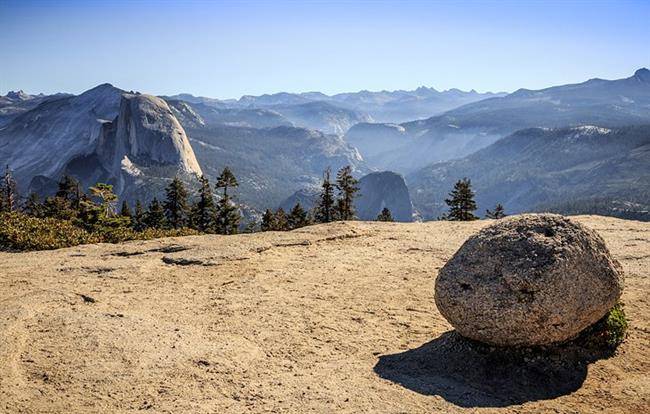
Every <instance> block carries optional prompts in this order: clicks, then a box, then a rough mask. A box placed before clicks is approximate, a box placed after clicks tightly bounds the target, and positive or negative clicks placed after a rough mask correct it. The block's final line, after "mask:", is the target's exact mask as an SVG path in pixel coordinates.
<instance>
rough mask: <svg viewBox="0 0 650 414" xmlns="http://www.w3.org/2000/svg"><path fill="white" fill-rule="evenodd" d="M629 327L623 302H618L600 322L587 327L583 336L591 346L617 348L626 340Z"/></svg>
mask: <svg viewBox="0 0 650 414" xmlns="http://www.w3.org/2000/svg"><path fill="white" fill-rule="evenodd" d="M627 328H628V322H627V317H626V316H625V311H624V310H623V304H622V303H617V304H616V306H614V307H613V308H612V309H610V311H609V312H607V314H606V315H605V316H603V317H602V318H601V319H600V320H599V321H598V322H596V323H595V324H593V325H592V326H591V327H589V328H587V329H586V330H585V332H584V333H583V337H584V338H585V339H586V340H587V343H588V345H590V346H591V347H596V348H609V349H615V348H616V347H618V346H619V345H620V344H621V343H622V342H623V341H624V340H625V337H626V335H627Z"/></svg>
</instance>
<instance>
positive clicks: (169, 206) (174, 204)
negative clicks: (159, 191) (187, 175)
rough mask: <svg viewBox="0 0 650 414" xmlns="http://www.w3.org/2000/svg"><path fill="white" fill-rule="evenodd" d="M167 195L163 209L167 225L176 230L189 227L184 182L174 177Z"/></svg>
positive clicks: (166, 191)
mask: <svg viewBox="0 0 650 414" xmlns="http://www.w3.org/2000/svg"><path fill="white" fill-rule="evenodd" d="M165 193H166V199H165V203H164V204H163V208H164V210H165V217H166V218H167V223H168V224H169V226H171V227H172V228H175V229H180V228H181V227H185V226H187V221H188V216H187V213H188V207H187V190H185V186H184V185H183V182H182V181H181V180H180V179H179V178H178V177H174V179H173V180H172V182H171V183H169V185H168V186H167V189H166V190H165Z"/></svg>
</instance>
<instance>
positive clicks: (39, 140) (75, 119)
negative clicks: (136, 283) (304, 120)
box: [0, 84, 369, 212]
mask: <svg viewBox="0 0 650 414" xmlns="http://www.w3.org/2000/svg"><path fill="white" fill-rule="evenodd" d="M11 99H13V98H11ZM0 163H2V164H3V165H4V164H8V165H9V167H10V168H11V169H12V170H13V172H14V175H15V177H16V179H17V181H18V183H19V185H20V191H21V193H23V194H27V192H30V191H35V192H39V193H41V194H48V193H49V192H51V191H53V190H54V189H55V188H56V181H57V180H58V179H59V178H60V177H61V176H62V175H63V174H71V175H73V176H75V177H77V178H78V179H80V181H81V184H82V185H83V187H86V188H87V187H88V186H90V185H93V184H95V183H96V182H107V183H109V184H113V186H114V190H115V191H116V193H117V194H118V195H119V196H120V198H122V199H128V200H130V201H134V199H135V198H140V199H142V200H143V201H147V200H148V199H150V198H151V197H153V196H154V195H155V196H158V197H161V196H163V190H164V187H165V186H166V184H167V183H168V181H169V179H170V178H171V177H174V176H176V175H179V176H180V177H181V178H184V179H185V181H186V182H187V183H188V184H189V185H190V187H192V186H193V183H195V181H196V176H198V175H201V174H205V175H206V176H207V177H208V178H209V179H210V180H211V181H212V182H215V180H216V177H217V176H218V175H219V174H220V172H221V170H222V169H223V168H224V167H225V166H229V167H231V169H232V170H233V171H234V173H235V174H236V176H237V178H238V179H239V182H240V188H239V190H238V197H239V201H240V202H242V203H243V204H244V205H245V206H246V208H247V209H249V210H251V211H253V212H254V211H260V210H263V209H264V208H267V207H269V206H275V205H277V204H278V203H279V202H280V201H281V200H283V199H284V198H286V197H287V196H288V195H290V194H291V193H293V192H294V191H296V190H298V189H300V188H304V187H306V186H309V185H313V184H314V183H316V182H318V180H319V178H320V177H321V175H322V172H323V170H325V169H326V168H328V167H332V168H335V169H338V168H340V167H342V166H344V165H351V166H352V167H353V169H354V170H355V171H356V172H357V173H358V174H363V173H365V172H368V171H369V170H368V169H367V167H366V166H365V163H364V162H363V160H362V159H361V157H360V156H359V154H358V152H357V151H356V150H355V149H353V148H352V147H349V146H348V145H347V144H345V142H343V141H342V139H341V138H340V137H338V136H336V135H327V134H323V133H322V132H319V131H315V130H309V129H305V128H298V127H294V126H293V123H292V122H291V121H289V120H287V119H286V118H285V117H283V116H282V115H281V114H279V113H277V112H275V111H273V110H269V109H255V108H216V107H214V106H211V105H208V104H206V103H188V102H185V101H178V100H171V99H170V100H169V101H165V100H164V99H162V98H158V97H155V96H151V95H145V94H140V93H127V92H125V91H123V90H121V89H118V88H115V87H113V86H112V85H109V84H104V85H100V86H97V87H95V88H93V89H91V90H89V91H86V92H84V93H82V94H81V95H78V96H67V97H63V98H60V99H56V100H49V101H44V102H42V103H41V104H40V105H38V106H36V107H35V108H32V109H31V110H28V111H26V112H25V113H23V114H21V115H18V116H17V117H15V118H14V119H13V120H12V121H11V122H9V123H8V124H7V125H6V126H5V127H4V128H2V129H1V130H0Z"/></svg>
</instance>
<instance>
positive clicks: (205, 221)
mask: <svg viewBox="0 0 650 414" xmlns="http://www.w3.org/2000/svg"><path fill="white" fill-rule="evenodd" d="M199 180H200V183H201V188H199V199H198V200H197V202H196V203H194V205H193V206H192V212H191V214H190V222H191V224H192V227H193V228H195V229H197V230H199V231H201V232H204V233H212V232H214V231H216V219H217V209H216V207H215V204H214V199H213V198H212V189H211V188H210V182H209V181H208V179H207V178H206V177H205V176H202V177H201V178H200V179H199Z"/></svg>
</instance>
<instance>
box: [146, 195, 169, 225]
mask: <svg viewBox="0 0 650 414" xmlns="http://www.w3.org/2000/svg"><path fill="white" fill-rule="evenodd" d="M144 222H145V223H146V225H147V227H151V228H152V229H162V228H164V227H165V226H166V224H167V223H166V220H165V210H164V209H163V206H162V205H161V204H160V202H159V201H158V199H157V198H156V197H154V198H153V200H151V203H150V204H149V209H148V210H147V213H146V214H145V220H144Z"/></svg>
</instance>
